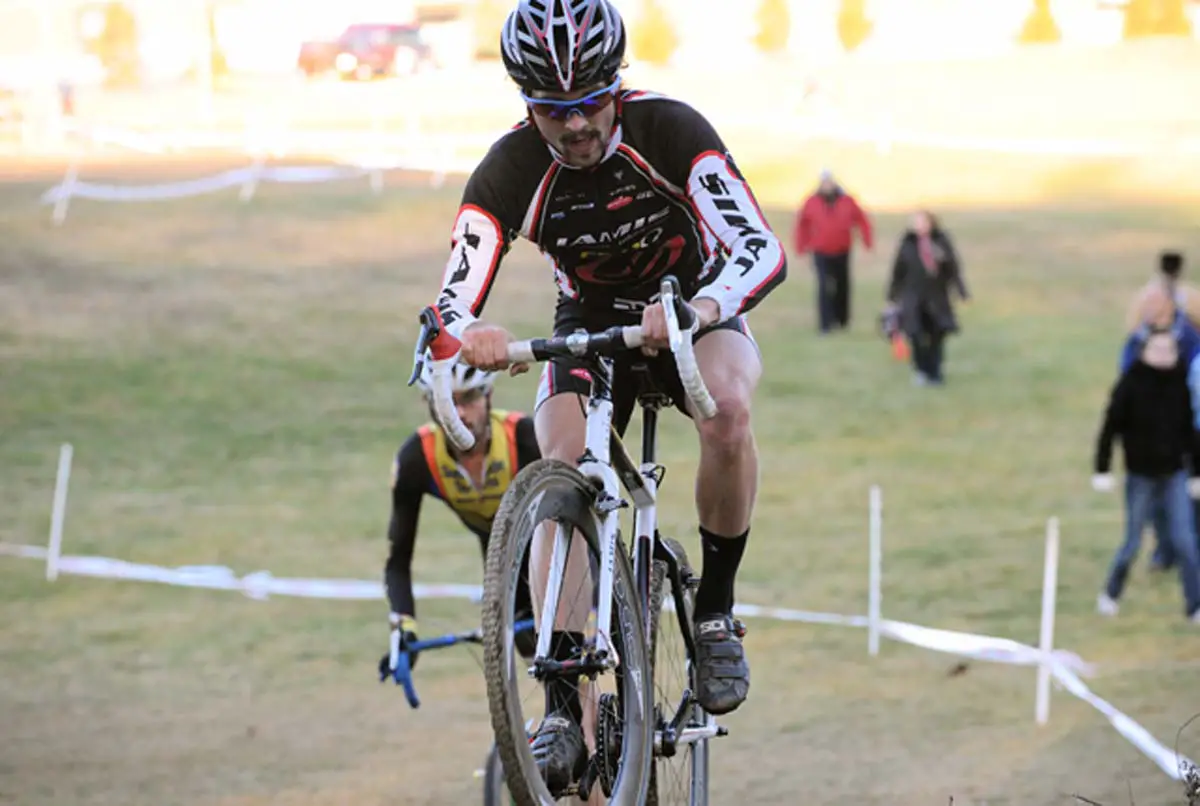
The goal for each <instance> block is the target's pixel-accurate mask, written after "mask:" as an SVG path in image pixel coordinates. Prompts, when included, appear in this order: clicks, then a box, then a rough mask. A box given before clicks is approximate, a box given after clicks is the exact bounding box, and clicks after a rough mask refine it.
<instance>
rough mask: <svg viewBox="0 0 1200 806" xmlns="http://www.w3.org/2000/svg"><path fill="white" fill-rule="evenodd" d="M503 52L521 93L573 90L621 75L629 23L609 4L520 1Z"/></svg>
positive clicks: (576, 0)
mask: <svg viewBox="0 0 1200 806" xmlns="http://www.w3.org/2000/svg"><path fill="white" fill-rule="evenodd" d="M500 52H501V53H502V54H503V55H504V66H505V68H506V69H507V70H508V74H509V76H511V77H512V80H513V81H515V82H516V83H517V85H518V86H519V87H520V88H521V89H523V90H525V91H527V92H528V91H531V90H543V91H547V92H571V91H573V90H577V89H580V88H583V87H590V86H593V85H596V84H603V83H608V82H611V81H612V80H613V79H614V78H615V77H616V75H617V71H618V70H619V69H620V68H621V63H622V61H623V60H624V58H625V24H624V23H623V22H622V21H621V15H620V13H618V12H617V9H616V8H615V7H614V6H613V4H612V3H610V2H609V0H520V2H519V3H518V4H517V7H516V8H515V9H514V10H513V12H512V13H511V14H509V15H508V20H507V21H505V23H504V28H503V29H502V30H501V32H500Z"/></svg>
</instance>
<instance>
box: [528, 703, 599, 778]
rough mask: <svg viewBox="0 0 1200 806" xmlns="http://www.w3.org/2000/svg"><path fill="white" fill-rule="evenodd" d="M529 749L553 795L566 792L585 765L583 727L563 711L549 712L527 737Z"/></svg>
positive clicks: (585, 753) (585, 749)
mask: <svg viewBox="0 0 1200 806" xmlns="http://www.w3.org/2000/svg"><path fill="white" fill-rule="evenodd" d="M529 750H530V752H532V753H533V760H534V761H536V762H537V766H538V772H540V773H541V774H542V780H543V781H545V782H546V788H547V789H549V790H550V794H551V795H552V796H553V797H555V798H561V797H562V796H563V795H565V794H566V792H567V789H568V787H570V786H571V784H573V783H575V782H576V781H578V780H579V778H580V776H582V775H583V773H584V770H586V769H587V745H586V744H584V740H583V729H582V728H580V727H579V723H577V722H576V721H575V720H573V719H571V718H570V717H569V716H567V715H565V714H561V713H554V714H548V715H547V716H546V718H545V719H543V720H542V724H541V725H540V726H539V727H538V729H537V733H535V734H534V736H533V739H532V740H531V741H530V745H529Z"/></svg>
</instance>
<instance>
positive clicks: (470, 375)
mask: <svg viewBox="0 0 1200 806" xmlns="http://www.w3.org/2000/svg"><path fill="white" fill-rule="evenodd" d="M450 375H451V377H452V378H453V381H452V382H451V386H450V388H451V392H453V393H454V394H458V393H460V392H471V391H474V390H476V389H478V390H480V391H482V392H490V391H492V384H493V383H494V382H495V379H496V375H495V373H492V372H487V371H485V370H482V369H476V368H475V367H473V366H471V365H469V364H464V363H463V362H462V361H457V362H455V364H454V367H453V369H451V370H450ZM417 386H419V387H421V393H422V394H423V395H425V397H429V396H430V395H432V394H433V360H432V359H431V357H430V356H429V354H428V353H426V354H425V360H424V361H423V362H421V375H420V376H419V377H418V378H417Z"/></svg>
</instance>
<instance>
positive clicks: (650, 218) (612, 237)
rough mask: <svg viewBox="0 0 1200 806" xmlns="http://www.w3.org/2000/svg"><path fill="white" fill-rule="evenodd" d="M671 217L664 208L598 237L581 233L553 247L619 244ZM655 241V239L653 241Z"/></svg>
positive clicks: (557, 240) (602, 233) (562, 240)
mask: <svg viewBox="0 0 1200 806" xmlns="http://www.w3.org/2000/svg"><path fill="white" fill-rule="evenodd" d="M669 215H671V208H670V207H664V208H662V209H661V210H659V211H658V212H656V213H651V214H650V215H646V216H638V217H637V218H636V219H634V220H633V221H626V222H625V223H623V224H620V225H618V226H617V228H616V229H615V230H613V231H611V232H601V233H600V234H599V235H593V234H592V233H590V232H584V233H581V234H579V235H577V236H575V237H574V238H558V239H556V240H555V242H554V245H555V246H557V247H573V246H594V245H596V244H607V243H611V244H619V243H621V242H622V241H623V240H624V239H625V238H626V237H628V236H629V235H640V234H642V233H643V232H644V231H645V230H646V229H647V228H648V227H651V226H653V225H654V224H657V223H658V222H659V221H662V220H663V219H665V218H667V216H669ZM655 240H657V239H655Z"/></svg>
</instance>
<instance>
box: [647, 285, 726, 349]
mask: <svg viewBox="0 0 1200 806" xmlns="http://www.w3.org/2000/svg"><path fill="white" fill-rule="evenodd" d="M688 304H689V306H690V307H691V308H692V310H693V311H695V312H696V320H697V322H696V327H697V329H700V328H705V327H708V326H709V325H711V324H712V323H713V322H716V321H717V316H718V310H719V309H718V307H717V303H716V302H714V301H713V300H711V299H708V298H707V297H705V298H702V299H698V300H696V303H695V304H694V305H692V304H691V303H688ZM669 346H670V345H669V344H668V341H667V315H666V312H665V311H664V310H663V306H662V303H661V302H656V303H654V304H653V305H648V306H646V309H645V310H644V311H642V352H643V353H645V354H646V355H656V354H657V353H658V351H659V350H661V349H665V348H667V347H669Z"/></svg>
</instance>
